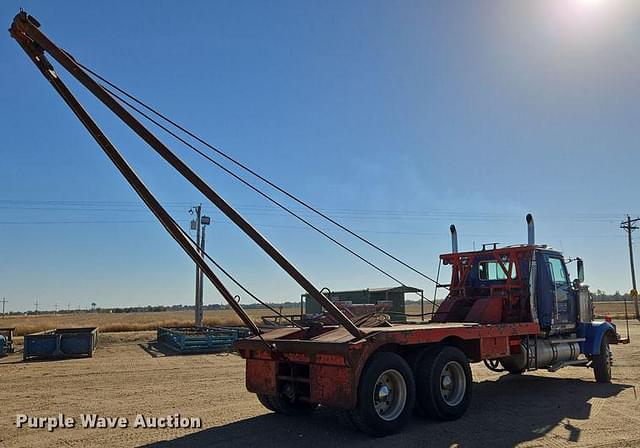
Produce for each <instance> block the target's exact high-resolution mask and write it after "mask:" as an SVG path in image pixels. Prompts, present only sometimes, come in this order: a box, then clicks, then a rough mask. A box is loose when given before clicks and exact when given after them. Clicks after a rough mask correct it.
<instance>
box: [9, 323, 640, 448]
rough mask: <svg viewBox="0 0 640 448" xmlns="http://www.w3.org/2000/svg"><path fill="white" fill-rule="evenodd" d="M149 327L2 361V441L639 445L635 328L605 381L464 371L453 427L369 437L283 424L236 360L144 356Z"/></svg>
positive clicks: (417, 426)
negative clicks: (94, 418) (154, 419)
mask: <svg viewBox="0 0 640 448" xmlns="http://www.w3.org/2000/svg"><path fill="white" fill-rule="evenodd" d="M153 338H154V333H153V332H128V333H109V334H102V335H101V341H100V345H99V347H98V350H97V351H96V353H95V355H94V357H93V358H85V359H68V360H60V361H41V362H23V361H22V359H21V356H20V354H19V353H16V354H13V355H10V356H8V357H6V358H3V359H0V379H1V381H2V385H1V386H0V403H1V406H0V446H2V447H3V448H4V447H6V448H13V447H31V448H43V447H60V446H66V447H94V446H105V447H107V446H108V447H149V448H174V447H184V448H197V447H225V448H234V447H243V448H245V447H259V448H269V447H274V448H275V447H277V448H299V447H300V446H305V447H308V448H314V447H318V448H320V447H322V448H326V447H334V446H349V447H354V448H359V447H363V448H364V447H367V448H368V447H372V448H377V447H380V448H387V447H389V446H398V447H425V446H426V447H435V448H439V447H462V448H465V447H471V448H474V447H481V448H486V447H510V446H518V447H526V448H533V447H608V448H614V447H615V448H618V447H627V448H631V447H638V446H640V402H639V401H638V397H637V393H636V392H637V391H636V389H637V387H638V386H640V348H639V347H640V345H639V343H638V341H639V340H640V339H639V338H640V324H638V323H637V322H635V321H634V322H632V324H631V340H632V342H631V344H629V345H624V346H615V347H614V348H613V352H614V363H615V364H614V368H613V382H612V384H598V383H595V382H594V380H593V372H592V371H591V370H590V369H585V368H577V367H569V368H566V369H562V370H560V371H558V372H556V373H548V372H546V371H536V372H531V373H527V374H525V375H522V376H514V375H507V374H500V373H494V372H490V371H488V370H487V369H486V368H484V366H483V365H482V364H475V365H474V366H473V375H474V382H475V384H474V392H473V393H474V397H473V402H472V405H471V407H470V409H469V411H468V412H467V414H466V415H465V416H464V417H463V418H462V419H460V420H457V421H453V422H435V421H430V420H424V419H421V418H419V417H415V418H414V419H413V420H412V421H411V422H410V424H409V425H408V427H407V428H405V430H404V431H403V432H402V433H400V434H397V435H393V436H389V437H386V438H383V439H370V438H368V437H367V436H365V435H362V434H360V433H357V432H354V431H353V430H351V429H350V428H349V427H347V426H345V425H344V424H343V423H341V421H340V419H339V418H338V416H337V415H335V413H333V412H331V411H329V410H324V409H320V410H319V411H317V412H316V413H314V414H313V415H312V416H309V417H298V418H295V417H294V418H287V417H282V416H279V415H275V414H273V413H271V412H269V411H267V410H266V409H265V408H263V407H262V406H261V405H260V404H259V403H258V401H257V400H256V398H255V396H254V395H253V394H251V393H249V392H247V391H246V389H245V386H244V362H243V360H242V359H240V358H239V357H238V356H237V355H234V354H229V355H192V356H171V355H167V354H164V353H162V352H159V351H156V350H153V349H150V347H153V346H149V343H150V342H151V341H152V340H153ZM176 412H178V413H180V414H181V415H182V416H187V417H199V418H201V420H202V427H201V428H200V429H168V428H167V429H141V428H137V429H134V428H131V427H129V428H126V429H84V428H81V427H76V428H72V429H57V430H54V431H52V432H48V431H47V430H46V429H18V428H17V427H16V426H15V420H16V414H21V413H24V414H27V415H31V416H36V417H48V416H56V415H57V414H59V413H63V414H64V415H65V416H71V417H74V418H79V416H80V414H83V413H98V414H100V415H102V416H111V417H120V416H123V417H127V418H129V419H132V420H133V418H134V416H135V415H136V414H138V413H143V414H145V415H147V416H165V415H170V414H174V413H176Z"/></svg>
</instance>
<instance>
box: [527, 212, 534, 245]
mask: <svg viewBox="0 0 640 448" xmlns="http://www.w3.org/2000/svg"><path fill="white" fill-rule="evenodd" d="M527 233H528V241H527V244H529V245H531V246H533V245H534V244H536V229H535V227H534V225H533V216H532V215H531V213H528V214H527Z"/></svg>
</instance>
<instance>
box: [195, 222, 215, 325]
mask: <svg viewBox="0 0 640 448" xmlns="http://www.w3.org/2000/svg"><path fill="white" fill-rule="evenodd" d="M209 224H211V218H209V217H208V216H204V215H203V216H202V218H200V226H201V227H202V237H201V238H200V253H201V254H202V256H203V257H204V253H205V251H204V246H205V234H206V232H205V230H206V228H207V226H208V225H209ZM199 286H200V289H199V290H198V300H197V302H196V313H197V312H198V311H199V314H197V316H196V322H200V323H199V324H196V325H198V326H201V325H202V324H203V322H204V273H203V272H202V271H200V279H199Z"/></svg>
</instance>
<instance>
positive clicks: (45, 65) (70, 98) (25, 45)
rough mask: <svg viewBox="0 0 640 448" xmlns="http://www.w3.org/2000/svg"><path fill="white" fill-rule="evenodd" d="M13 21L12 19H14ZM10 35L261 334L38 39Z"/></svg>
mask: <svg viewBox="0 0 640 448" xmlns="http://www.w3.org/2000/svg"><path fill="white" fill-rule="evenodd" d="M14 23H15V22H14ZM10 31H11V35H12V36H13V37H14V38H15V39H16V40H17V41H18V43H19V44H20V46H21V47H22V49H23V50H24V51H25V52H26V53H27V55H28V56H29V57H30V58H31V60H32V61H33V63H34V64H35V65H36V66H37V67H38V69H39V70H40V71H41V72H42V74H43V75H44V77H45V78H46V79H47V80H48V81H49V82H50V83H51V85H52V86H53V88H54V89H55V90H56V91H57V92H58V93H59V94H60V96H61V97H62V99H63V100H64V101H65V102H66V103H67V105H68V106H69V108H70V109H71V110H72V111H73V113H74V114H75V115H76V116H77V117H78V119H79V120H80V121H81V122H82V124H83V125H84V126H85V128H86V129H87V131H89V133H90V134H91V136H92V137H93V138H94V139H95V140H96V142H97V143H98V145H100V147H101V148H102V149H103V151H104V152H105V154H106V155H107V157H109V159H110V160H111V162H113V164H114V165H115V167H116V168H117V169H118V171H120V173H121V174H122V175H123V176H124V178H125V179H126V180H127V182H128V183H129V185H131V187H132V188H133V189H134V190H135V192H136V193H137V194H138V196H140V198H141V199H142V200H143V202H144V203H145V204H146V205H147V207H149V209H150V210H151V212H152V213H153V214H154V215H155V216H156V218H158V220H159V221H160V223H161V224H162V225H163V226H164V228H165V229H166V230H167V232H169V234H170V235H171V236H172V237H173V239H175V240H176V242H177V243H178V244H179V245H180V246H181V247H182V249H183V250H184V251H185V252H186V253H187V255H189V257H191V259H192V260H193V261H194V262H195V263H196V264H197V265H198V267H199V268H200V269H201V270H202V272H204V274H205V275H206V276H207V278H208V279H209V280H210V281H211V283H213V285H214V286H215V287H216V288H217V289H218V291H220V294H222V296H223V297H224V298H225V300H226V301H227V303H228V304H229V305H230V306H231V307H232V308H233V310H234V311H235V312H236V314H238V316H239V317H240V319H242V322H243V323H244V324H245V325H246V326H247V327H249V329H250V330H251V332H252V333H253V334H254V335H259V334H261V331H260V330H259V329H258V327H257V326H256V324H255V323H254V322H253V320H252V319H251V317H249V315H248V314H247V313H246V312H245V311H244V310H243V309H242V307H240V305H239V304H238V303H237V302H236V301H235V300H234V298H233V295H232V294H231V292H229V290H228V289H227V288H226V287H225V286H224V284H223V283H222V282H221V281H220V279H219V278H218V277H217V276H216V275H215V273H214V272H213V271H212V270H211V268H210V267H209V265H208V264H207V263H206V261H205V260H204V258H203V257H202V255H200V253H199V252H198V251H197V250H196V248H195V247H194V244H193V242H192V241H191V240H190V239H189V238H188V237H187V236H186V235H185V234H184V232H182V230H181V229H180V227H179V226H178V224H177V223H176V222H175V221H174V220H173V218H172V217H171V215H169V213H167V211H166V210H165V209H164V208H163V207H162V205H161V204H160V203H159V202H158V200H157V199H156V198H155V197H154V196H153V194H152V193H151V191H150V190H149V189H148V188H147V187H146V185H145V184H144V182H142V180H141V179H140V177H138V175H137V174H136V172H135V171H134V170H133V168H131V166H130V165H129V164H128V163H127V161H126V160H125V159H124V157H123V156H122V155H121V154H120V152H119V151H118V149H117V148H116V147H115V146H114V145H113V143H111V141H110V140H109V139H108V138H107V136H106V135H105V134H104V133H103V132H102V130H101V129H100V127H99V126H98V125H97V124H96V122H95V121H94V120H93V119H92V118H91V116H90V115H89V113H88V112H87V111H86V110H85V109H84V108H83V107H82V105H81V104H80V102H78V100H77V99H76V98H75V96H74V95H73V94H72V93H71V91H70V90H69V89H68V88H67V86H66V85H65V84H64V83H63V82H62V80H61V79H60V78H59V77H58V75H57V73H56V72H55V70H54V68H53V66H52V65H51V64H50V63H49V61H48V60H47V58H46V56H45V55H44V52H43V51H42V48H40V47H39V46H38V44H37V43H35V42H33V41H31V40H29V39H26V38H25V37H26V36H24V35H23V34H21V32H20V27H19V26H18V27H16V26H12V27H11V30H10Z"/></svg>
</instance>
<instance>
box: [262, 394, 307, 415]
mask: <svg viewBox="0 0 640 448" xmlns="http://www.w3.org/2000/svg"><path fill="white" fill-rule="evenodd" d="M256 395H257V397H258V401H259V402H260V403H261V404H262V406H264V407H265V408H267V409H269V410H270V411H273V412H275V413H276V414H282V415H289V416H295V415H305V414H309V413H311V412H312V411H313V410H314V409H315V408H316V407H317V405H316V404H312V403H306V402H304V401H297V400H291V399H290V398H289V397H287V396H285V395H283V394H278V395H264V394H256Z"/></svg>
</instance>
